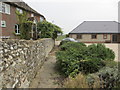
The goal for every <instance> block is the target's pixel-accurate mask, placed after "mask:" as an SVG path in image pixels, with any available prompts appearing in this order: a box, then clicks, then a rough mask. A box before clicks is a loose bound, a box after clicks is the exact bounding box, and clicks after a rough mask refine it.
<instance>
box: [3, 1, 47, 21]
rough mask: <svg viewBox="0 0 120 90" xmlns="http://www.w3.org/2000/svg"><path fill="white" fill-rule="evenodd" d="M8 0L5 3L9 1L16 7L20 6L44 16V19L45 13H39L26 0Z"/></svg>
mask: <svg viewBox="0 0 120 90" xmlns="http://www.w3.org/2000/svg"><path fill="white" fill-rule="evenodd" d="M6 1H7V2H5V3H9V4H11V5H14V6H16V7H19V8H21V9H24V10H26V11H29V12H32V13H34V14H37V15H40V16H42V17H43V18H44V19H45V17H44V16H43V15H41V14H40V13H38V12H37V11H36V10H34V9H33V8H31V7H30V6H29V5H28V4H26V3H25V2H24V1H22V0H17V1H16V2H12V1H11V0H6Z"/></svg>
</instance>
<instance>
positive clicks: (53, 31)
mask: <svg viewBox="0 0 120 90" xmlns="http://www.w3.org/2000/svg"><path fill="white" fill-rule="evenodd" d="M37 28H38V31H40V32H41V35H40V37H41V38H53V39H56V38H57V36H58V34H62V33H63V32H62V30H61V28H60V27H59V26H57V25H55V24H52V23H50V22H47V21H43V22H39V23H38V24H37Z"/></svg>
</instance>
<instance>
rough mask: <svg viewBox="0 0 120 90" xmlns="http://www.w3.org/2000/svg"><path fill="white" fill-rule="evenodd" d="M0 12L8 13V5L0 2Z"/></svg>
mask: <svg viewBox="0 0 120 90" xmlns="http://www.w3.org/2000/svg"><path fill="white" fill-rule="evenodd" d="M0 12H1V13H5V14H10V5H9V4H6V3H2V2H0Z"/></svg>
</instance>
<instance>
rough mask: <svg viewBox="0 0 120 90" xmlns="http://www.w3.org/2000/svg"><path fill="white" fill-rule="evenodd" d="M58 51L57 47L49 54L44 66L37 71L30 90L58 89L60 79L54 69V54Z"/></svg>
mask: <svg viewBox="0 0 120 90" xmlns="http://www.w3.org/2000/svg"><path fill="white" fill-rule="evenodd" d="M57 50H58V45H56V46H55V47H54V49H53V50H52V51H51V53H50V54H49V56H48V58H47V59H46V61H45V63H44V65H43V66H42V67H41V69H40V70H39V71H38V73H37V75H36V77H35V79H34V81H33V82H32V84H31V86H30V87H31V88H60V87H61V86H60V82H61V77H60V75H59V73H58V72H57V71H56V69H55V65H56V56H55V52H56V51H57Z"/></svg>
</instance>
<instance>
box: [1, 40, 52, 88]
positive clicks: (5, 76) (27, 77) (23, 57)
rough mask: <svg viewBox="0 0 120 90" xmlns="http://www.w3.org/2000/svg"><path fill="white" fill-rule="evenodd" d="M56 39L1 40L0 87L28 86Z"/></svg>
mask: <svg viewBox="0 0 120 90" xmlns="http://www.w3.org/2000/svg"><path fill="white" fill-rule="evenodd" d="M53 47H54V40H52V39H43V40H37V41H32V40H30V41H26V40H7V41H0V57H1V58H0V88H15V87H17V88H27V87H29V84H30V82H31V81H32V80H33V79H34V77H35V75H36V73H37V71H38V70H39V69H40V67H41V66H42V64H43V62H44V61H45V59H46V57H47V56H48V54H49V52H50V51H51V50H52V49H53Z"/></svg>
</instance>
